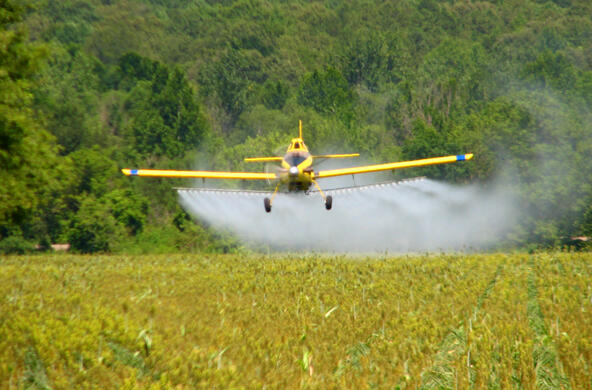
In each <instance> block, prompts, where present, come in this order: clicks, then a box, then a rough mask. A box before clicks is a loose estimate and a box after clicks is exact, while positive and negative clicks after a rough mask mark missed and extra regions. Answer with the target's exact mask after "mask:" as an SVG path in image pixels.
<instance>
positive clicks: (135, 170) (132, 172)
mask: <svg viewBox="0 0 592 390" xmlns="http://www.w3.org/2000/svg"><path fill="white" fill-rule="evenodd" d="M130 174H131V175H132V176H138V170H137V169H132V170H131V171H130Z"/></svg>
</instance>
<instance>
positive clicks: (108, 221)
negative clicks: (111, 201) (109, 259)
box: [68, 198, 123, 253]
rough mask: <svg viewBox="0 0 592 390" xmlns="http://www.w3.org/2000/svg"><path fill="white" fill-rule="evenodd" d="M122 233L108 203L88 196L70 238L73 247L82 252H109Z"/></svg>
mask: <svg viewBox="0 0 592 390" xmlns="http://www.w3.org/2000/svg"><path fill="white" fill-rule="evenodd" d="M122 233H123V232H122V228H121V226H119V225H118V224H117V220H116V219H115V217H114V216H113V214H112V213H111V209H110V207H109V205H108V204H106V203H105V202H103V201H97V200H95V199H94V198H86V199H85V200H84V201H83V202H82V204H81V206H80V209H79V210H78V213H76V215H75V217H74V220H73V222H72V226H71V228H70V231H69V234H68V240H69V242H70V245H72V249H74V250H77V251H79V252H82V253H94V252H108V251H110V250H111V247H112V243H113V242H114V241H116V240H117V238H118V237H120V235H121V234H122Z"/></svg>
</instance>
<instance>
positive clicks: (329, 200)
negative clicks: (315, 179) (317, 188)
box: [325, 195, 333, 210]
mask: <svg viewBox="0 0 592 390" xmlns="http://www.w3.org/2000/svg"><path fill="white" fill-rule="evenodd" d="M332 206H333V197H332V196H331V195H327V199H325V208H326V209H327V210H331V207H332Z"/></svg>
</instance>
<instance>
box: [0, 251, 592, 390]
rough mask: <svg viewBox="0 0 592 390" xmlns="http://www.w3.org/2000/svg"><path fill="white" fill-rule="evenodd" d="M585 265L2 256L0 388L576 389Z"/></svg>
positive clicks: (585, 340)
mask: <svg viewBox="0 0 592 390" xmlns="http://www.w3.org/2000/svg"><path fill="white" fill-rule="evenodd" d="M589 262H590V256H589V255H551V254H550V255H540V256H536V257H534V258H531V257H528V256H526V255H471V256H466V255H438V256H401V257H396V258H378V257H375V258H357V257H343V256H342V257H328V256H296V255H289V256H279V255H276V256H271V257H269V256H255V255H250V256H234V255H233V256H209V255H200V256H196V255H190V256H183V255H175V256H137V257H126V256H103V257H99V256H96V257H88V256H50V257H43V256H33V257H10V258H3V259H0V271H1V272H0V297H2V303H1V305H0V387H4V388H19V387H21V386H23V385H26V384H34V385H36V386H37V387H41V388H43V387H46V388H56V389H59V388H91V387H100V388H117V387H122V386H123V387H127V388H133V387H139V388H148V387H150V388H170V387H177V388H195V387H247V388H251V387H261V386H263V385H265V386H267V387H271V388H294V387H304V388H326V387H335V388H344V387H346V388H354V387H362V388H364V387H372V386H377V387H399V388H417V387H421V388H486V387H488V388H508V387H515V386H517V385H521V386H523V387H524V388H535V387H537V386H539V385H540V382H541V380H542V378H543V377H544V375H543V374H542V373H545V372H548V373H549V372H550V373H552V374H553V375H551V382H550V383H551V385H554V384H557V385H558V386H561V387H565V388H568V387H569V386H572V387H573V388H589V387H590V370H589V366H588V364H589V363H587V362H589V361H590V357H591V355H590V352H591V348H590V340H591V337H590V336H591V334H592V330H591V329H592V328H591V327H590V325H589V324H588V322H589V321H587V319H586V316H587V314H588V313H589V312H590V310H591V308H590V304H591V303H592V302H590V296H591V295H590V283H591V281H592V275H591V272H590V270H591V269H590V266H589ZM537 324H538V325H537ZM537 351H542V352H545V353H538V352H537ZM547 352H549V353H547ZM539 356H545V357H546V359H547V361H545V359H539V358H538V357H539ZM549 356H550V357H551V360H552V361H548V360H549V359H548V358H549ZM537 359H539V360H537ZM541 361H544V364H543V363H541ZM539 387H540V386H539Z"/></svg>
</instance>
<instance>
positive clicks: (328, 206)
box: [312, 180, 333, 210]
mask: <svg viewBox="0 0 592 390" xmlns="http://www.w3.org/2000/svg"><path fill="white" fill-rule="evenodd" d="M312 183H313V184H314V185H315V187H317V190H319V193H320V194H321V196H322V197H323V200H324V201H325V208H326V209H327V210H331V207H332V206H333V197H332V196H331V195H327V196H325V193H324V192H323V190H321V187H320V186H319V183H317V182H316V180H313V181H312Z"/></svg>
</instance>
